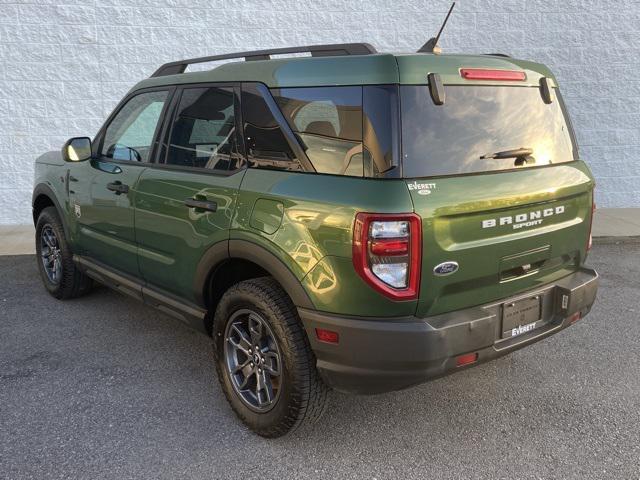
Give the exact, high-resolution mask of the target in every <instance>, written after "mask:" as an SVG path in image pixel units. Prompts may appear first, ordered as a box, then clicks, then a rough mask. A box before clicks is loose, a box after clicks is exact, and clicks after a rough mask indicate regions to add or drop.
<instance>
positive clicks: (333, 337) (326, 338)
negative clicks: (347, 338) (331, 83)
mask: <svg viewBox="0 0 640 480" xmlns="http://www.w3.org/2000/svg"><path fill="white" fill-rule="evenodd" d="M316 337H318V340H320V341H321V342H325V343H338V341H339V340H340V337H339V336H338V332H334V331H333V330H325V329H324V328H316Z"/></svg>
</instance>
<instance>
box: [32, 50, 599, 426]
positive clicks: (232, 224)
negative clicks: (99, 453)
mask: <svg viewBox="0 0 640 480" xmlns="http://www.w3.org/2000/svg"><path fill="white" fill-rule="evenodd" d="M301 52H307V53H310V54H311V55H310V56H309V55H307V56H300V55H297V56H295V57H293V58H272V57H271V56H272V55H276V54H285V53H296V54H299V53H301ZM232 58H238V59H240V60H241V61H236V62H231V63H225V64H222V65H220V66H217V67H216V68H214V69H212V70H209V71H199V72H190V73H184V72H185V70H186V68H187V67H188V65H191V64H195V63H203V62H210V61H217V60H229V59H232ZM242 59H244V60H245V61H242ZM593 188H594V180H593V177H592V175H591V173H590V172H589V169H588V167H587V165H585V163H584V162H582V161H581V160H580V158H579V155H578V149H577V147H576V142H575V138H574V135H573V132H572V129H571V124H570V122H569V119H568V117H567V112H566V111H565V107H564V104H563V101H562V98H561V96H560V93H559V91H558V87H557V83H556V80H555V78H554V76H553V75H552V73H551V72H550V71H549V70H548V69H547V68H546V67H545V66H543V65H540V64H537V63H532V62H528V61H522V60H516V59H513V58H509V57H506V56H502V55H475V56H468V55H436V54H433V53H415V54H407V55H393V54H379V53H377V52H376V51H375V50H374V49H373V47H371V46H370V45H368V44H344V45H324V46H312V47H297V48H289V49H278V50H270V51H256V52H243V53H239V54H235V55H221V56H215V57H204V58H197V59H190V60H184V61H179V62H172V63H169V64H166V65H164V66H162V67H161V68H160V69H158V70H157V71H156V72H155V73H154V74H153V75H152V77H151V78H149V79H146V80H143V81H142V82H140V83H139V84H137V85H136V86H135V87H133V89H132V90H131V91H130V92H129V93H128V94H127V95H126V96H125V98H124V99H123V100H122V102H121V103H120V104H119V105H118V106H117V108H116V109H115V111H114V112H113V114H112V115H111V116H110V117H109V118H108V119H107V121H106V123H105V124H104V126H103V127H102V128H101V129H100V131H99V132H98V133H97V135H96V136H95V138H94V139H93V140H90V139H89V138H86V137H82V138H73V139H71V140H69V141H68V142H67V143H66V144H65V145H64V147H63V148H62V152H61V153H60V152H50V153H47V154H44V155H42V156H41V157H39V158H38V160H37V165H36V180H35V190H34V193H33V219H34V222H35V224H36V247H37V261H38V266H39V270H40V273H41V275H42V279H43V282H44V285H45V287H46V288H47V289H48V290H49V292H50V293H51V294H52V295H53V296H54V297H56V298H58V299H69V298H73V297H77V296H79V295H81V294H83V293H86V292H88V291H89V289H90V287H91V282H92V281H94V280H95V281H97V282H100V283H102V284H106V285H109V286H111V287H113V288H115V289H116V290H119V291H120V292H123V293H125V294H128V295H131V296H133V297H135V298H138V299H139V300H142V301H144V302H146V303H148V304H149V305H151V306H153V307H156V308H158V309H159V310H161V311H162V312H165V313H166V314H169V315H171V316H174V317H176V318H178V319H180V320H182V321H184V322H186V323H188V324H190V325H193V326H195V327H196V328H199V329H201V330H203V331H205V332H208V333H209V334H210V335H212V337H213V343H214V350H215V361H216V367H217V371H218V377H219V380H220V383H221V385H222V389H223V391H224V393H225V395H226V397H227V399H228V400H229V402H230V404H231V406H232V407H233V409H234V411H235V412H236V413H237V414H238V416H239V417H240V418H241V419H242V420H243V421H244V422H245V423H246V424H247V425H248V426H249V427H250V428H251V429H253V430H254V431H255V432H257V433H259V434H260V435H263V436H268V437H275V436H278V435H282V434H284V433H286V432H288V431H290V430H291V429H293V428H295V427H297V426H298V425H300V424H301V423H302V422H303V420H306V421H309V420H313V419H317V418H318V417H319V415H320V414H321V413H322V411H323V408H324V406H325V403H326V399H327V392H328V387H332V388H334V389H337V390H339V391H343V392H352V393H378V392H387V391H391V390H397V389H402V388H406V387H409V386H412V385H416V384H419V383H421V382H425V381H426V380H428V379H431V378H435V377H439V376H442V375H446V374H449V373H452V372H456V371H460V370H462V369H465V368H467V367H469V366H472V365H477V364H479V363H481V362H485V361H488V360H491V359H494V358H496V357H499V356H501V355H504V354H506V353H509V352H512V351H514V350H516V349H518V348H521V347H524V346H526V345H530V344H532V343H533V342H536V341H538V340H541V339H543V338H545V337H548V336H549V335H552V334H554V333H556V332H558V331H560V330H562V329H564V328H565V327H568V326H569V325H571V324H573V323H574V322H575V321H576V320H578V319H580V318H582V317H584V316H585V315H586V314H587V313H588V312H589V310H590V308H591V306H592V304H593V302H594V299H595V295H596V289H597V274H596V272H595V271H593V270H592V269H589V268H587V267H585V259H586V257H587V252H588V250H589V248H590V228H591V219H592V209H593Z"/></svg>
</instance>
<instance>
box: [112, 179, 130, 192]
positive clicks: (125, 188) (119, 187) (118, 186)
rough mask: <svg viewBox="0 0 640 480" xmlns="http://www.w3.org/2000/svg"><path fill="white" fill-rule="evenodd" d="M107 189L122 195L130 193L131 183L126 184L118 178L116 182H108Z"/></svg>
mask: <svg viewBox="0 0 640 480" xmlns="http://www.w3.org/2000/svg"><path fill="white" fill-rule="evenodd" d="M107 190H111V191H112V192H116V195H120V194H121V193H129V185H125V184H124V183H122V182H121V181H119V180H118V181H116V182H111V183H107Z"/></svg>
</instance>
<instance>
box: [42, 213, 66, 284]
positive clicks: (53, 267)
mask: <svg viewBox="0 0 640 480" xmlns="http://www.w3.org/2000/svg"><path fill="white" fill-rule="evenodd" d="M40 257H41V259H42V265H43V266H44V271H45V273H46V274H47V278H48V279H49V281H50V282H51V283H53V284H54V285H58V284H59V283H60V280H61V279H62V252H61V250H60V244H59V242H58V237H57V236H56V233H55V232H54V231H53V228H51V225H45V226H44V227H43V228H42V231H41V233H40Z"/></svg>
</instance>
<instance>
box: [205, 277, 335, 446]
mask: <svg viewBox="0 0 640 480" xmlns="http://www.w3.org/2000/svg"><path fill="white" fill-rule="evenodd" d="M247 311H250V312H253V313H255V314H257V315H258V316H259V317H260V318H261V319H262V320H264V322H263V323H266V324H267V328H266V330H268V333H269V334H272V336H273V338H274V340H275V342H276V343H277V346H276V347H274V348H277V349H278V353H279V356H280V359H281V361H280V375H279V376H278V377H277V379H275V378H274V379H273V380H277V383H278V393H277V398H276V400H275V401H274V402H273V404H272V405H271V406H270V407H269V408H270V409H269V410H268V411H262V412H260V411H256V410H255V408H250V407H249V404H248V402H247V401H246V399H243V396H242V393H240V392H239V391H236V386H237V383H235V384H234V383H232V382H234V380H233V379H232V378H231V372H230V368H229V367H228V361H229V360H228V356H227V355H228V354H227V353H225V343H227V342H228V339H227V334H228V330H227V328H228V325H229V323H230V322H231V321H233V320H234V319H236V318H238V315H239V314H240V313H243V312H247ZM250 315H252V314H250ZM254 318H255V317H254ZM229 335H231V334H229ZM213 339H214V353H215V361H216V368H217V371H218V379H219V380H220V384H221V386H222V390H223V391H224V394H225V396H226V397H227V400H228V401H229V403H230V404H231V407H232V408H233V410H234V411H235V413H236V414H237V415H238V417H239V418H240V419H241V420H242V421H243V422H244V423H245V425H247V426H248V427H249V428H250V429H251V430H253V431H254V432H255V433H257V434H258V435H261V436H263V437H267V438H275V437H280V436H282V435H285V434H287V433H289V432H291V431H293V430H295V429H296V428H298V427H299V426H300V425H302V424H303V423H304V424H312V423H315V422H316V421H317V420H318V419H319V418H320V417H321V416H322V414H323V413H324V411H325V409H326V405H327V402H328V392H329V389H328V388H327V387H326V386H325V384H324V383H323V382H322V380H321V379H320V377H319V375H318V371H317V370H316V361H315V360H316V359H315V356H314V355H313V352H312V350H311V347H310V345H309V340H308V338H307V335H306V333H305V331H304V328H303V327H302V324H301V322H300V318H299V317H298V312H297V310H296V308H295V306H294V305H293V303H292V301H291V299H290V298H289V296H288V295H287V294H286V292H285V291H284V290H283V289H282V287H281V286H280V285H279V284H278V283H277V282H276V281H275V280H273V279H272V278H269V277H263V278H257V279H253V280H246V281H243V282H240V283H237V284H236V285H234V286H232V287H231V288H229V290H227V292H226V293H225V294H224V295H223V297H222V299H221V300H220V302H219V303H218V306H217V308H216V312H215V316H214V320H213ZM227 348H229V347H227ZM231 348H232V349H234V348H236V347H231ZM232 351H235V352H237V350H232ZM263 360H264V358H263ZM251 366H253V363H251ZM263 369H264V365H263ZM265 371H266V370H265ZM243 372H244V371H243ZM256 378H257V377H256ZM234 385H236V386H234ZM256 393H257V392H256Z"/></svg>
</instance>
